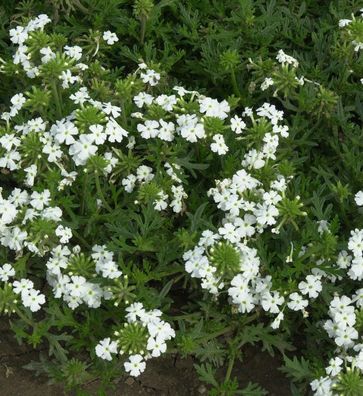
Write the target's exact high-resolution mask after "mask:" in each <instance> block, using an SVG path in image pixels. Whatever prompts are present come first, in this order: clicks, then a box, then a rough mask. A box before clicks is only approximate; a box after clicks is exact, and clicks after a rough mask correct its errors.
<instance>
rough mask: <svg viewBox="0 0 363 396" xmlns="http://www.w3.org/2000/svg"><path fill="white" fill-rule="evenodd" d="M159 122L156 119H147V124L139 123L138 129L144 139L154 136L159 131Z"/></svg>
mask: <svg viewBox="0 0 363 396" xmlns="http://www.w3.org/2000/svg"><path fill="white" fill-rule="evenodd" d="M158 128H159V123H158V121H155V120H146V121H145V124H138V125H137V130H138V132H140V134H141V136H142V137H143V138H144V139H150V138H154V137H156V136H157V135H158V133H159V129H158Z"/></svg>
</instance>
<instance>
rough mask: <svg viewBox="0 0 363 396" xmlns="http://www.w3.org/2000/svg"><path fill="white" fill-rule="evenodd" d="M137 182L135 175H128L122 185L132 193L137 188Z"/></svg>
mask: <svg viewBox="0 0 363 396" xmlns="http://www.w3.org/2000/svg"><path fill="white" fill-rule="evenodd" d="M136 180H137V178H136V176H135V175H128V176H127V177H126V178H124V179H122V181H121V184H122V185H123V186H124V187H125V190H126V191H127V192H128V193H132V191H133V190H134V188H135V184H136Z"/></svg>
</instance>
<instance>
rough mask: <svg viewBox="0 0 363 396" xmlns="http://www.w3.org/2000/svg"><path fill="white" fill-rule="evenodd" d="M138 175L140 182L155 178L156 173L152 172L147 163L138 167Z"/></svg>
mask: <svg viewBox="0 0 363 396" xmlns="http://www.w3.org/2000/svg"><path fill="white" fill-rule="evenodd" d="M136 177H137V180H138V181H139V182H146V183H147V182H149V181H150V180H152V179H153V178H154V174H153V173H152V168H150V166H146V165H140V166H139V167H138V168H137V169H136Z"/></svg>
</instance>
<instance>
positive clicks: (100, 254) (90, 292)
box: [46, 245, 122, 309]
mask: <svg viewBox="0 0 363 396" xmlns="http://www.w3.org/2000/svg"><path fill="white" fill-rule="evenodd" d="M91 258H92V259H93V261H91V260H90V259H89V258H87V257H86V256H85V255H80V249H79V247H74V248H73V252H71V251H70V249H69V248H68V247H67V246H61V245H59V246H57V247H55V248H54V249H53V250H52V251H51V255H50V258H49V259H48V261H47V263H46V267H47V280H48V283H49V284H50V286H51V287H52V288H53V293H54V297H55V298H63V300H64V301H65V302H66V303H67V305H68V306H69V307H70V308H71V309H76V308H77V307H79V306H80V305H81V304H83V303H84V304H86V305H87V306H88V307H89V308H99V307H100V306H101V302H102V298H104V299H106V300H109V299H111V298H112V293H111V292H110V291H109V287H108V286H107V282H104V283H105V285H104V286H102V285H101V284H99V283H98V282H91V281H88V280H87V279H86V278H85V277H84V276H79V275H75V274H73V270H72V262H76V261H77V260H90V261H91V263H92V264H94V269H95V273H96V274H97V275H98V276H100V277H101V278H102V279H104V280H107V279H110V280H113V279H119V278H120V277H121V275H122V271H120V269H119V268H118V265H117V263H116V262H115V261H114V259H113V253H112V252H110V251H108V250H107V249H106V246H100V245H95V246H93V248H92V254H91Z"/></svg>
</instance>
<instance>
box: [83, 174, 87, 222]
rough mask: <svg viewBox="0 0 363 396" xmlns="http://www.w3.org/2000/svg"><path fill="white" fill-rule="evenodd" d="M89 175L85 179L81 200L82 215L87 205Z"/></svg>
mask: <svg viewBox="0 0 363 396" xmlns="http://www.w3.org/2000/svg"><path fill="white" fill-rule="evenodd" d="M87 176H88V175H87V173H86V174H85V175H84V177H83V186H82V198H81V215H84V211H85V204H86V191H87V179H88V177H87Z"/></svg>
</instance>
